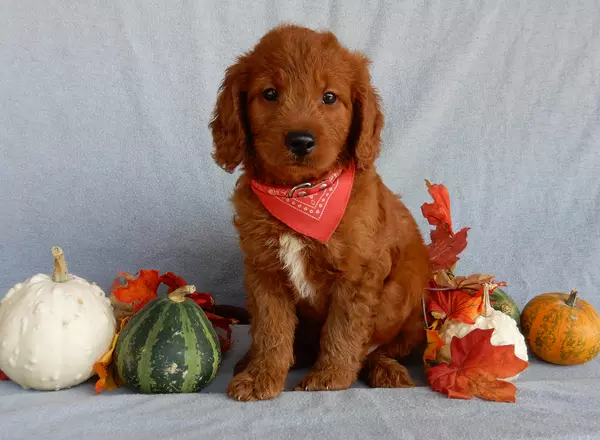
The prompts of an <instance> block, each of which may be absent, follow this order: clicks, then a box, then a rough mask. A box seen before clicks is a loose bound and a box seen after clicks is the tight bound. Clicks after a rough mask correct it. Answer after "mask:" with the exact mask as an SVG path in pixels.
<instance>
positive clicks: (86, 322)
mask: <svg viewBox="0 0 600 440" xmlns="http://www.w3.org/2000/svg"><path fill="white" fill-rule="evenodd" d="M52 254H53V255H54V267H55V269H54V273H53V275H52V276H49V275H46V274H38V275H34V276H32V277H31V278H28V279H27V280H25V281H24V282H23V283H19V284H16V285H15V286H14V287H12V288H11V289H10V290H9V291H8V293H7V294H6V296H5V297H4V298H3V299H2V301H1V302H0V370H2V371H4V373H5V374H6V375H7V376H8V377H9V378H10V379H11V380H12V381H14V382H16V383H18V384H19V385H21V386H22V387H23V388H33V389H37V390H58V389H62V388H69V387H72V386H74V385H78V384H80V383H82V382H84V381H86V380H87V379H88V378H90V377H91V376H92V374H93V365H94V363H95V362H96V361H97V360H98V359H100V358H101V357H102V355H103V354H104V353H105V352H106V351H107V350H108V349H109V348H110V345H111V342H112V339H113V336H114V334H115V331H116V321H115V317H114V315H113V308H112V306H111V303H110V300H109V299H108V298H107V297H106V295H105V293H104V292H103V291H102V289H101V288H100V287H98V286H97V285H96V284H94V283H89V282H88V281H86V280H84V279H83V278H80V277H77V276H75V275H71V274H68V273H67V266H66V264H65V260H64V255H63V252H62V250H61V249H60V248H58V247H55V248H53V249H52Z"/></svg>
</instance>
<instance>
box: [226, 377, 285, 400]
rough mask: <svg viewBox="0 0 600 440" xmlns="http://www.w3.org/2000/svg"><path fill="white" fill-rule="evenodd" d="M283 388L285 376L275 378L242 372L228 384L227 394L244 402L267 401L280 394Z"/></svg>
mask: <svg viewBox="0 0 600 440" xmlns="http://www.w3.org/2000/svg"><path fill="white" fill-rule="evenodd" d="M284 386H285V376H283V377H277V376H276V375H273V374H268V373H262V372H256V371H254V372H252V371H244V372H242V373H240V374H238V375H236V376H235V377H234V378H233V379H232V380H231V382H229V387H228V389H227V393H228V394H229V396H231V397H233V398H234V399H236V400H240V401H244V402H248V401H252V400H268V399H273V398H275V397H277V396H278V395H279V394H281V392H282V391H283V388H284Z"/></svg>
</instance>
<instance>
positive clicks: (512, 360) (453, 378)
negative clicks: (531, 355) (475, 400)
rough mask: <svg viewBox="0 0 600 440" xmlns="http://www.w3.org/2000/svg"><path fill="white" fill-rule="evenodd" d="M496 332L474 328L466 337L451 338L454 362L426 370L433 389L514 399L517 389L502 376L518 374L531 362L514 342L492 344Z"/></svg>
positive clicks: (457, 394) (452, 394)
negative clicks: (522, 357)
mask: <svg viewBox="0 0 600 440" xmlns="http://www.w3.org/2000/svg"><path fill="white" fill-rule="evenodd" d="M493 332H494V329H488V330H482V329H475V330H473V331H471V332H470V333H469V334H467V335H466V336H464V337H463V338H452V342H451V344H450V353H451V355H452V362H451V363H450V364H439V365H436V366H435V367H431V368H428V369H427V380H428V382H429V384H430V385H431V388H432V389H433V390H435V391H438V392H440V393H444V394H446V395H448V397H452V398H458V399H471V398H472V397H473V396H476V397H481V398H483V399H487V400H494V401H497V402H515V400H516V392H517V388H516V387H515V385H514V384H512V383H510V382H506V381H503V380H500V379H506V378H509V377H512V376H515V375H517V374H519V373H520V372H522V371H523V370H525V368H527V366H528V365H529V363H528V362H526V361H524V360H522V359H519V358H518V357H516V356H515V352H514V345H502V346H493V345H492V344H491V342H490V339H491V337H492V333H493Z"/></svg>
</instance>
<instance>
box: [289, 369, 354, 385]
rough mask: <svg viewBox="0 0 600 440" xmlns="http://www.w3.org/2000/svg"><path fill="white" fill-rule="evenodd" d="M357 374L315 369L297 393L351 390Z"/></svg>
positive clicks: (301, 383) (304, 380) (303, 380)
mask: <svg viewBox="0 0 600 440" xmlns="http://www.w3.org/2000/svg"><path fill="white" fill-rule="evenodd" d="M355 380H356V374H353V373H352V372H350V371H344V370H331V369H320V368H315V369H314V370H313V371H311V372H310V373H308V374H307V375H306V377H305V378H304V379H302V382H300V384H298V386H297V387H296V391H335V390H345V389H347V388H350V387H351V386H352V384H353V383H354V381H355Z"/></svg>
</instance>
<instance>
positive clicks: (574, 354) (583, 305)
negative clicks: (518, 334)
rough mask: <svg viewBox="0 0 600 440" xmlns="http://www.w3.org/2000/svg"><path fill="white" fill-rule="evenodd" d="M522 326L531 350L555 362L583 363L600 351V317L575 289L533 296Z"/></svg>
mask: <svg viewBox="0 0 600 440" xmlns="http://www.w3.org/2000/svg"><path fill="white" fill-rule="evenodd" d="M521 330H522V332H523V336H525V340H526V341H527V343H528V345H529V348H530V349H531V351H533V353H534V354H535V355H536V356H538V357H539V358H541V359H543V360H545V361H546V362H550V363H553V364H559V365H576V364H583V363H584V362H588V361H591V360H592V359H594V358H595V357H596V355H598V353H599V352H600V317H599V316H598V313H597V312H596V310H594V308H593V307H592V306H591V305H590V304H589V303H588V302H586V301H584V300H582V299H580V298H577V291H576V290H573V291H571V293H570V294H568V295H567V294H565V293H544V294H542V295H538V296H536V297H535V298H533V299H532V300H531V301H529V302H528V303H527V305H526V306H525V308H524V309H523V312H522V313H521Z"/></svg>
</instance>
